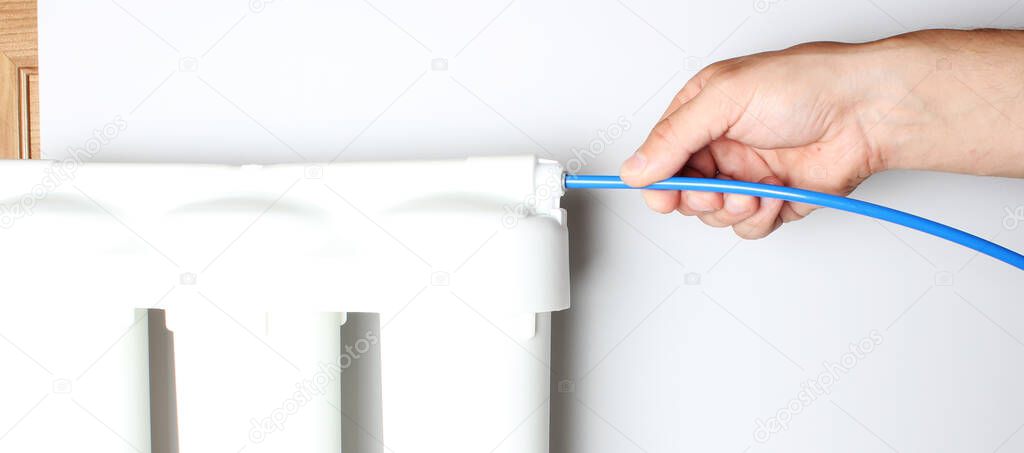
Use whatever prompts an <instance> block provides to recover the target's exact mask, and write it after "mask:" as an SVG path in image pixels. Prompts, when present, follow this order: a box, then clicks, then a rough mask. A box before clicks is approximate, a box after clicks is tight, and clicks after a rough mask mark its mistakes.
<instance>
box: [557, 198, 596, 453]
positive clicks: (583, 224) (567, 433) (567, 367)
mask: <svg viewBox="0 0 1024 453" xmlns="http://www.w3.org/2000/svg"><path fill="white" fill-rule="evenodd" d="M562 207H563V208H565V210H566V211H567V212H569V218H568V220H567V222H568V224H569V229H570V231H571V232H572V233H571V234H570V235H569V253H570V255H569V271H570V272H569V275H570V276H571V281H570V287H571V289H570V291H571V295H572V296H571V297H572V307H573V308H572V309H570V310H564V311H559V312H555V313H553V314H552V317H551V439H550V445H551V446H550V451H552V452H560V453H574V452H577V451H579V449H578V448H576V447H574V445H575V442H574V441H573V439H578V438H579V437H580V436H582V435H583V432H582V431H581V427H582V425H581V423H580V416H581V412H580V410H581V409H580V406H579V403H578V402H577V401H576V393H575V392H576V380H575V379H576V378H577V376H574V374H573V371H574V370H581V369H583V368H584V366H585V365H584V364H583V363H582V362H580V360H581V357H579V354H573V353H572V352H571V351H573V350H579V349H580V348H576V347H575V346H576V344H577V343H579V342H583V341H586V339H582V338H579V335H578V334H577V332H578V331H579V329H578V326H579V325H580V324H581V323H582V318H581V317H579V316H575V315H574V314H575V313H578V311H579V309H580V307H581V306H582V305H584V301H582V300H579V299H577V295H579V294H582V292H581V291H579V290H578V289H579V287H578V285H579V284H580V282H584V281H587V279H586V278H585V277H586V276H587V272H588V271H589V269H590V267H589V263H590V262H591V261H592V259H591V258H592V256H593V255H594V251H595V250H597V249H598V248H599V247H600V244H597V241H596V238H595V236H594V235H593V232H594V230H593V229H592V228H590V227H589V226H590V225H596V224H597V222H598V220H599V219H597V218H596V217H597V210H596V207H595V206H594V203H593V202H592V200H590V199H589V196H588V195H587V194H586V193H583V192H568V193H567V194H566V195H565V197H563V198H562Z"/></svg>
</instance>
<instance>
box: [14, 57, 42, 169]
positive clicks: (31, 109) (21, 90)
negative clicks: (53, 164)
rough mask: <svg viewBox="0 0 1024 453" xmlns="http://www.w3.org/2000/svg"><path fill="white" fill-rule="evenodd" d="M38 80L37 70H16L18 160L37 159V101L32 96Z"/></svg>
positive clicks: (36, 89)
mask: <svg viewBox="0 0 1024 453" xmlns="http://www.w3.org/2000/svg"><path fill="white" fill-rule="evenodd" d="M38 80H39V69H38V68H35V67H32V68H18V82H19V83H18V124H19V134H20V137H19V138H20V140H19V143H18V158H19V159H38V158H39V144H38V142H39V112H37V111H36V110H38V108H39V101H38V100H37V99H36V96H35V95H34V94H33V92H35V93H38V92H39V91H38V86H37V85H36V82H38Z"/></svg>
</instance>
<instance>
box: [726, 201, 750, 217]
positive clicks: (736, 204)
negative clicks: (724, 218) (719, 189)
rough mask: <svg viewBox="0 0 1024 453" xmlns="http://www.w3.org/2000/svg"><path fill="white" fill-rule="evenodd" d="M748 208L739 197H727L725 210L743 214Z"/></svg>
mask: <svg viewBox="0 0 1024 453" xmlns="http://www.w3.org/2000/svg"><path fill="white" fill-rule="evenodd" d="M746 209H747V207H746V206H744V205H743V200H740V198H739V197H725V210H726V211H729V213H731V214H742V213H743V211H745V210H746Z"/></svg>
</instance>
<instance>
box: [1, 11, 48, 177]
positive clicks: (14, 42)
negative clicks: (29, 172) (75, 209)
mask: <svg viewBox="0 0 1024 453" xmlns="http://www.w3.org/2000/svg"><path fill="white" fill-rule="evenodd" d="M37 28H38V26H37V21H36V2H35V0H0V159H38V158H39V156H40V147H39V70H38V66H39V63H38V61H39V60H38V56H39V41H38V39H37Z"/></svg>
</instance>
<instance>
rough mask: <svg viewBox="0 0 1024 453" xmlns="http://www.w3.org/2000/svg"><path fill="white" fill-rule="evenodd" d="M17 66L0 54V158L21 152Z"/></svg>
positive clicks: (11, 157)
mask: <svg viewBox="0 0 1024 453" xmlns="http://www.w3.org/2000/svg"><path fill="white" fill-rule="evenodd" d="M20 85H21V84H20V83H19V81H18V67H17V66H16V65H15V64H14V62H13V61H11V60H10V59H9V58H7V57H6V56H5V55H2V54H0V159H17V158H19V156H20V154H21V152H20V150H21V148H20V143H21V123H20V122H19V121H18V115H19V114H18V102H19V101H18V99H19V96H18V94H19V93H18V92H19V90H20Z"/></svg>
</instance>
